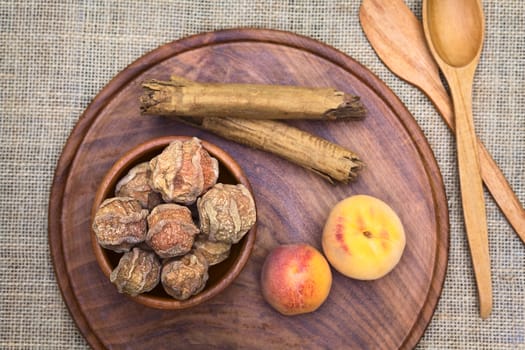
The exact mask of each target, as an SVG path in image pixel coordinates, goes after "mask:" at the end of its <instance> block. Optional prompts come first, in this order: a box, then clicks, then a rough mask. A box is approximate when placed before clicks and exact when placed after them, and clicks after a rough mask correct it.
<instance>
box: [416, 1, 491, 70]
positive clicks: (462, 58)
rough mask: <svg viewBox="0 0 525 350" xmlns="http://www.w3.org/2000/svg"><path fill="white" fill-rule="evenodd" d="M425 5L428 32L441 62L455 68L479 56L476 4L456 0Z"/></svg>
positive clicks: (480, 25)
mask: <svg viewBox="0 0 525 350" xmlns="http://www.w3.org/2000/svg"><path fill="white" fill-rule="evenodd" d="M426 3H427V8H426V14H427V15H428V17H427V18H428V21H427V24H428V33H429V35H430V36H431V39H432V44H433V46H434V49H435V50H436V52H437V54H438V56H439V57H440V58H441V59H442V60H443V61H444V63H446V64H447V65H449V66H452V67H456V68H459V67H463V66H466V65H468V64H469V63H471V62H473V61H474V60H476V59H477V58H478V57H479V55H480V53H481V48H482V46H483V33H484V21H483V15H482V12H481V8H480V3H479V2H478V1H457V0H452V1H450V0H441V1H426ZM465 14H473V15H472V16H466V15H465Z"/></svg>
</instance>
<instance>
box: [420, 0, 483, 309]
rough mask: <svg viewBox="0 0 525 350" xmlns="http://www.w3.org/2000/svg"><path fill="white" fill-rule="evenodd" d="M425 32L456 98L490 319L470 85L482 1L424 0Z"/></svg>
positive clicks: (475, 253) (467, 210)
mask: <svg viewBox="0 0 525 350" xmlns="http://www.w3.org/2000/svg"><path fill="white" fill-rule="evenodd" d="M423 30H424V32H425V37H426V39H427V43H428V45H429V48H430V52H431V53H432V55H433V56H434V59H435V60H436V62H437V64H438V65H439V67H440V68H441V71H442V72H443V74H444V75H445V78H446V79H447V81H448V83H449V86H450V91H451V94H452V101H453V105H454V115H455V121H456V145H457V157H458V168H459V182H460V185H461V199H462V205H463V216H464V219H465V229H466V232H467V238H468V242H469V245H470V254H471V257H472V265H473V267H474V274H475V276H476V281H477V285H478V297H479V304H480V305H479V306H480V315H481V317H482V318H487V317H488V316H489V315H490V312H491V310H492V284H491V274H490V256H489V243H488V233H487V219H486V213H485V200H484V197H483V186H482V182H481V174H480V167H479V157H478V150H477V143H476V134H475V130H474V121H473V118H472V83H473V80H474V72H475V71H476V67H477V65H478V62H479V56H480V54H481V48H482V46H483V38H484V17H483V9H482V5H481V3H480V0H464V1H457V0H423Z"/></svg>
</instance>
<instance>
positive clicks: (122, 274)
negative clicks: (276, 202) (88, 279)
mask: <svg viewBox="0 0 525 350" xmlns="http://www.w3.org/2000/svg"><path fill="white" fill-rule="evenodd" d="M218 177H219V166H218V161H217V160H216V159H215V158H213V157H212V156H211V155H210V154H209V153H208V152H207V151H206V150H205V149H204V148H203V146H202V144H201V142H200V140H199V139H197V138H192V139H189V140H187V141H178V140H177V141H173V142H172V143H171V144H170V145H169V146H168V147H166V148H165V149H164V150H163V151H162V153H161V154H159V155H158V156H156V157H155V158H153V159H151V160H150V161H149V162H145V163H141V164H139V165H137V166H135V167H133V168H132V169H131V170H130V171H129V172H128V174H127V175H126V176H124V177H123V178H122V179H121V180H120V181H119V182H118V184H117V186H116V189H115V197H112V198H108V199H106V200H105V201H104V202H102V204H101V205H100V206H99V208H98V210H97V212H96V214H95V216H94V219H93V224H92V228H93V231H94V233H95V235H96V237H97V242H98V243H99V244H100V245H101V246H102V247H104V248H106V249H109V250H113V251H115V252H118V253H124V254H123V255H122V257H121V258H120V262H119V264H118V266H117V267H116V268H115V269H114V270H113V271H112V272H111V276H110V279H111V282H112V283H113V284H115V285H116V287H117V288H118V290H119V292H121V293H126V294H129V295H132V296H135V295H138V294H141V293H145V292H149V291H151V290H152V289H153V288H155V287H156V286H157V285H158V284H159V282H160V283H161V284H162V286H163V288H164V290H165V291H166V293H167V294H169V295H171V296H172V297H173V298H175V299H177V300H186V299H188V298H190V297H191V296H192V295H195V294H197V293H199V292H201V291H202V290H203V289H204V287H205V285H206V282H207V280H208V268H209V267H210V266H212V265H215V264H218V263H220V262H222V261H224V260H225V259H226V258H227V257H228V255H229V252H230V247H231V245H232V244H236V243H238V242H239V241H240V240H241V239H242V237H243V236H244V235H245V234H246V233H247V232H248V231H249V230H250V229H251V227H252V226H253V225H254V224H255V219H256V212H255V203H254V200H253V198H252V196H251V193H250V192H249V191H248V189H247V188H246V187H245V186H243V185H242V184H237V185H230V184H222V183H217V179H218ZM195 203H196V210H197V212H198V217H199V219H198V224H197V223H196V222H195V221H194V219H193V217H192V211H191V210H190V209H189V207H188V206H190V205H193V204H195Z"/></svg>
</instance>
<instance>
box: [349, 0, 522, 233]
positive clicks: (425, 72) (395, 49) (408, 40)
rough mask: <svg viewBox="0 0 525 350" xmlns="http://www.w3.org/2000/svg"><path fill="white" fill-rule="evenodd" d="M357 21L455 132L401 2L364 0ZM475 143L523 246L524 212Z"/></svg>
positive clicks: (432, 66) (420, 37) (420, 36)
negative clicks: (426, 97)
mask: <svg viewBox="0 0 525 350" xmlns="http://www.w3.org/2000/svg"><path fill="white" fill-rule="evenodd" d="M359 18H360V21H361V26H362V28H363V31H364V32H365V34H366V36H367V38H368V40H369V41H370V44H371V45H372V47H373V48H374V50H375V52H376V53H377V55H378V56H379V58H380V59H381V60H382V61H383V63H385V64H386V66H387V67H388V68H389V69H390V70H391V71H392V72H393V73H394V74H396V75H397V76H399V77H400V78H401V79H403V80H405V81H407V82H408V83H410V84H413V85H415V86H416V87H418V88H419V89H420V90H422V91H423V92H424V93H425V94H426V95H427V96H428V98H430V100H431V101H432V102H433V103H434V106H435V107H436V109H437V110H438V112H439V113H440V114H441V116H442V117H443V120H444V121H445V123H446V124H447V125H448V127H449V128H450V129H451V130H452V131H454V129H455V125H454V112H453V110H452V101H451V99H450V97H449V96H448V94H447V91H446V90H445V88H444V86H443V84H442V82H441V80H440V77H439V70H438V66H437V65H436V62H435V61H434V59H433V57H432V55H431V54H430V51H429V50H428V47H427V44H426V41H425V35H424V33H423V27H422V25H421V23H420V22H419V21H418V19H417V18H416V16H415V15H414V14H413V13H412V11H410V9H409V8H408V7H407V6H406V5H405V3H404V2H403V0H388V1H384V0H363V2H362V4H361V8H360V12H359ZM477 143H478V153H479V161H480V167H481V176H482V178H483V182H484V183H485V186H486V187H487V189H488V190H489V191H490V193H491V194H492V197H493V198H494V200H495V201H496V203H497V204H498V206H499V208H500V209H501V211H502V213H503V214H504V215H505V217H506V218H507V220H508V221H509V223H510V224H511V225H512V227H513V228H514V230H515V231H516V233H517V234H518V236H519V237H520V238H521V240H522V241H523V242H524V243H525V210H524V209H523V207H522V205H521V203H520V201H519V200H518V198H517V197H516V194H515V193H514V192H513V190H512V188H511V187H510V185H509V183H508V182H507V180H506V179H505V176H504V175H503V173H502V172H501V170H500V169H499V167H498V165H497V164H496V162H495V161H494V159H493V158H492V156H491V155H490V153H489V152H488V151H487V149H486V148H485V146H484V145H483V144H482V143H481V141H480V140H479V139H478V140H477Z"/></svg>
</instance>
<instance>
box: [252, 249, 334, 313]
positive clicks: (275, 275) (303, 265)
mask: <svg viewBox="0 0 525 350" xmlns="http://www.w3.org/2000/svg"><path fill="white" fill-rule="evenodd" d="M331 286H332V272H331V270H330V265H329V264H328V262H327V261H326V259H325V258H324V256H323V255H322V254H321V253H320V252H319V251H318V250H317V249H315V248H314V247H312V246H310V245H308V244H289V245H281V246H278V247H276V248H274V249H273V250H272V251H271V252H270V254H268V256H267V257H266V260H265V262H264V265H263V267H262V273H261V289H262V295H263V297H264V299H265V300H266V302H267V303H268V304H270V305H271V306H272V307H273V308H274V309H276V310H277V311H279V312H280V313H282V314H283V315H298V314H304V313H308V312H313V311H315V310H317V308H319V307H320V306H321V305H322V304H323V303H324V301H325V300H326V298H327V297H328V294H329V292H330V287H331Z"/></svg>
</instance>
